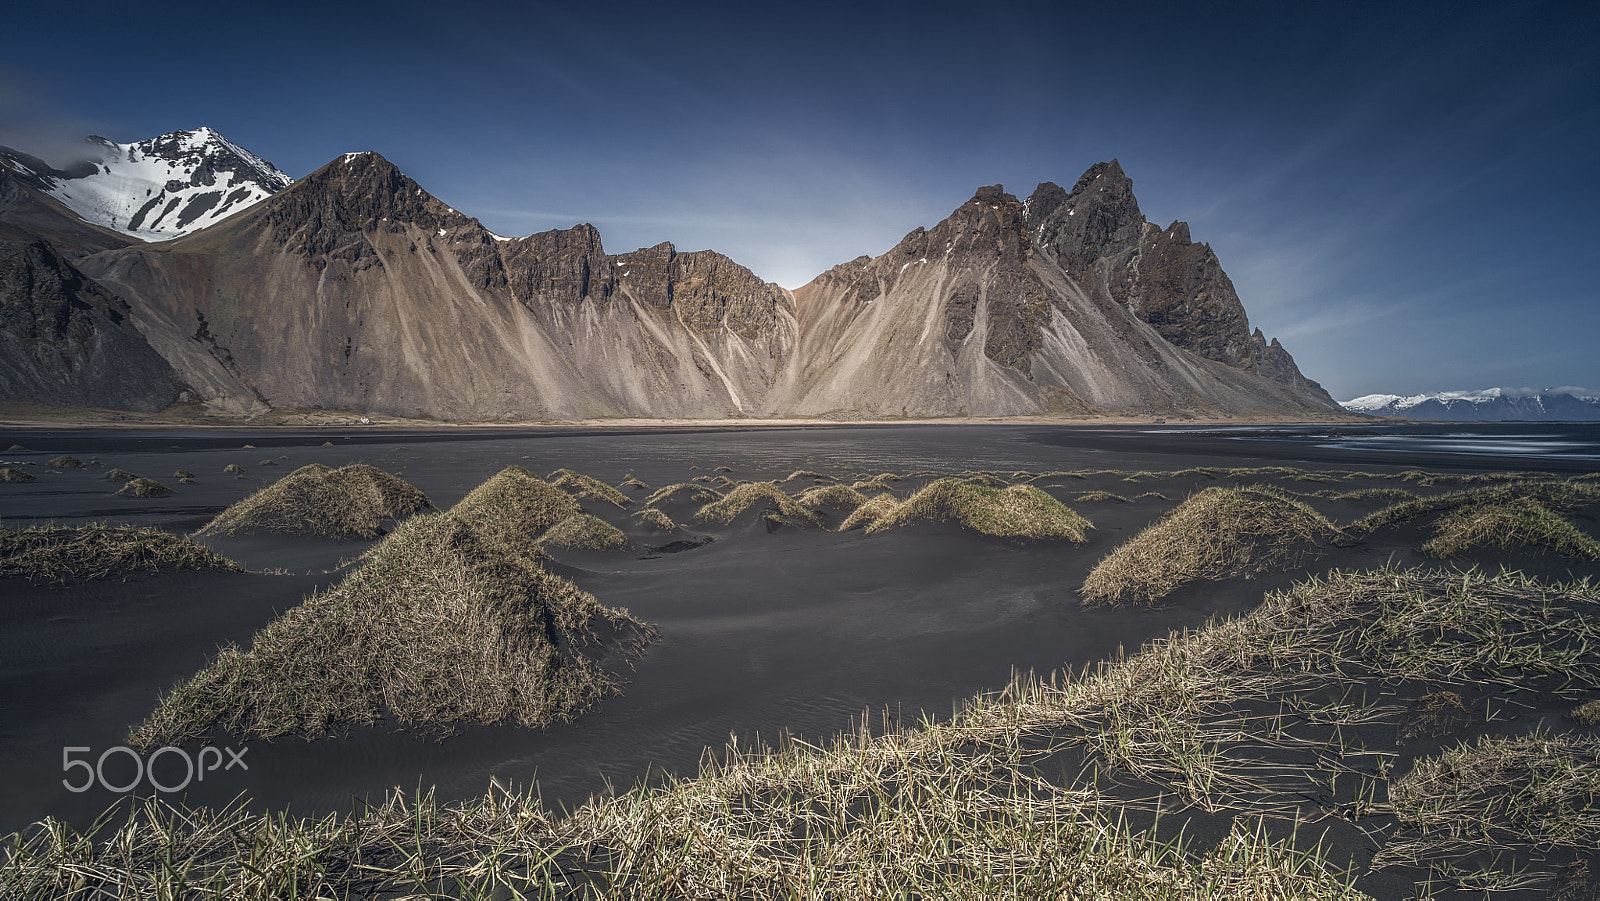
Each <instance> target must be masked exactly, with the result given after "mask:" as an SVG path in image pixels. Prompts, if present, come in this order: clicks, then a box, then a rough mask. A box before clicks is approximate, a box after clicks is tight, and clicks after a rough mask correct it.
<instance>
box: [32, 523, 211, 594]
mask: <svg viewBox="0 0 1600 901" xmlns="http://www.w3.org/2000/svg"><path fill="white" fill-rule="evenodd" d="M182 569H192V570H202V569H223V570H240V569H242V567H240V566H239V564H237V563H234V562H233V561H232V560H229V559H227V558H226V557H223V556H222V555H221V554H218V553H217V552H216V551H213V550H212V549H210V548H208V547H206V546H205V545H203V544H199V543H197V542H195V541H191V540H189V539H188V538H184V537H183V536H181V535H173V534H172V533H170V532H163V531H161V530H160V529H151V528H145V527H142V526H112V525H106V524H105V523H90V524H89V525H85V526H77V527H67V526H55V525H43V526H31V527H29V528H26V529H8V528H6V527H4V526H0V578H8V579H18V578H20V579H29V580H31V581H34V582H40V583H50V584H55V585H65V584H69V583H72V582H87V581H92V580H96V579H123V578H127V577H128V576H131V575H139V574H148V573H158V572H171V571H174V570H182Z"/></svg>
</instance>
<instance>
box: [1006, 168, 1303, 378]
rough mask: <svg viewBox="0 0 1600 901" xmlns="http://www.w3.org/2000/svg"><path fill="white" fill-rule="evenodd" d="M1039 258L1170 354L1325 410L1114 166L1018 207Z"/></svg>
mask: <svg viewBox="0 0 1600 901" xmlns="http://www.w3.org/2000/svg"><path fill="white" fill-rule="evenodd" d="M1025 210H1026V216H1025V218H1026V220H1027V223H1026V224H1027V228H1028V229H1029V231H1030V235H1031V236H1032V238H1033V242H1034V244H1035V246H1036V247H1037V248H1038V250H1039V252H1040V253H1041V254H1043V255H1045V256H1047V257H1050V258H1052V259H1053V260H1054V261H1055V262H1056V263H1057V265H1059V266H1060V267H1061V269H1062V270H1063V271H1064V272H1065V273H1066V274H1067V275H1068V276H1069V277H1071V278H1072V279H1073V281H1074V282H1076V283H1077V284H1078V285H1079V286H1081V287H1083V288H1084V289H1085V290H1088V291H1092V292H1096V293H1099V294H1103V295H1105V296H1108V297H1111V298H1112V299H1114V300H1116V301H1117V302H1118V303H1120V304H1122V305H1124V306H1126V307H1127V308H1128V309H1129V310H1131V311H1132V312H1133V313H1134V315H1136V316H1138V317H1139V318H1140V319H1142V320H1144V321H1145V322H1147V323H1149V324H1150V325H1151V326H1152V327H1154V328H1155V330H1156V331H1157V332H1158V333H1159V334H1160V335H1161V337H1162V338H1164V339H1166V341H1167V342H1168V343H1170V344H1172V345H1173V346H1174V347H1177V348H1180V349H1182V350H1186V351H1189V352H1190V353H1194V354H1197V355H1199V356H1201V357H1204V358H1205V359H1207V360H1215V361H1216V362H1218V363H1224V364H1226V365H1228V366H1231V367H1233V368H1235V369H1241V370H1244V371H1245V372H1251V373H1254V374H1256V375H1260V376H1262V377H1263V378H1266V379H1268V380H1270V381H1273V382H1276V383H1278V384H1281V385H1284V386H1285V387H1288V388H1290V389H1291V390H1292V391H1293V392H1294V393H1295V394H1297V395H1301V396H1304V397H1306V398H1307V399H1309V400H1312V401H1314V402H1315V403H1316V404H1317V405H1319V406H1323V407H1328V408H1332V406H1334V401H1333V398H1332V397H1330V396H1329V395H1328V394H1327V392H1326V391H1323V390H1322V386H1320V385H1318V384H1317V383H1315V382H1313V381H1311V380H1309V379H1307V378H1306V377H1305V376H1303V375H1301V373H1300V370H1299V367H1297V366H1295V363H1294V360H1293V359H1292V358H1291V357H1290V356H1289V354H1288V353H1287V352H1286V351H1284V349H1283V347H1282V346H1281V345H1279V344H1278V342H1277V341H1276V340H1274V341H1272V342H1271V343H1268V342H1267V340H1266V338H1265V337H1264V336H1263V335H1262V334H1261V332H1260V330H1256V331H1254V332H1252V331H1251V329H1250V324H1249V320H1248V319H1247V318H1246V316H1245V311H1244V305H1243V304H1242V303H1240V302H1239V295H1238V293H1237V292H1235V291H1234V288H1233V282H1232V281H1231V280H1229V278H1228V274H1227V273H1226V272H1223V271H1222V264H1221V263H1220V262H1219V261H1218V260H1217V255H1216V254H1215V253H1213V252H1212V250H1211V248H1210V247H1209V246H1207V245H1205V244H1196V243H1194V242H1193V241H1191V240H1190V239H1189V225H1188V223H1186V222H1174V223H1172V224H1171V225H1169V226H1167V227H1166V228H1165V229H1163V228H1160V227H1158V226H1157V225H1155V224H1154V223H1152V222H1147V221H1145V218H1144V214H1143V213H1141V212H1140V211H1139V202H1138V200H1136V199H1135V198H1134V196H1133V180H1132V179H1130V178H1128V176H1127V174H1126V173H1124V172H1123V171H1122V166H1121V165H1120V164H1118V163H1117V161H1116V160H1112V161H1111V162H1109V163H1097V164H1095V165H1094V166H1091V167H1090V168H1089V171H1087V172H1085V173H1084V174H1083V177H1082V178H1080V179H1078V182H1077V184H1075V185H1073V188H1072V190H1071V191H1070V192H1068V191H1065V190H1063V189H1062V188H1061V187H1060V186H1058V185H1055V184H1051V183H1050V182H1045V183H1044V184H1042V185H1040V186H1039V187H1038V189H1037V190H1035V191H1034V193H1033V195H1032V196H1031V197H1029V198H1028V201H1027V203H1026V204H1025Z"/></svg>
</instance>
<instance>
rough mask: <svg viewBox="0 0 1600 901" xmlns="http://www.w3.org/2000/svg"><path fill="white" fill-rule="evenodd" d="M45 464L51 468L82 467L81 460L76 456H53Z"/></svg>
mask: <svg viewBox="0 0 1600 901" xmlns="http://www.w3.org/2000/svg"><path fill="white" fill-rule="evenodd" d="M45 465H46V466H48V467H50V468H51V469H82V468H83V467H84V463H83V461H82V460H79V459H78V458H77V457H65V456H62V457H53V458H51V460H50V461H49V462H48V463H46V464H45Z"/></svg>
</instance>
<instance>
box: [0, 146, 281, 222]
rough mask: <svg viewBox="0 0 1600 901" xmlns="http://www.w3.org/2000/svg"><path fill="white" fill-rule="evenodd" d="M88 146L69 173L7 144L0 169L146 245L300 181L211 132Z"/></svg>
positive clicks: (215, 219) (0, 150) (217, 219)
mask: <svg viewBox="0 0 1600 901" xmlns="http://www.w3.org/2000/svg"><path fill="white" fill-rule="evenodd" d="M84 145H85V147H84V159H82V160H79V161H76V162H73V163H70V164H68V165H67V167H66V168H65V169H56V168H54V167H53V166H51V165H50V164H48V163H46V162H44V161H43V160H40V159H38V158H36V157H32V156H29V155H27V154H25V153H21V152H19V151H15V150H11V149H10V148H4V147H0V165H4V166H6V167H7V168H9V169H10V170H11V171H12V172H14V173H15V174H17V175H19V176H21V177H22V178H23V179H24V180H26V181H28V182H30V183H31V184H33V186H34V187H37V188H38V189H40V190H41V191H43V192H45V193H46V194H48V195H50V196H51V197H53V198H55V199H56V200H58V201H60V202H61V203H62V204H63V205H65V206H66V207H67V208H68V209H70V210H72V211H73V212H74V213H77V214H78V215H79V216H81V217H83V219H84V220H86V221H88V222H92V223H94V224H96V225H103V226H105V227H107V228H110V229H113V230H115V231H119V232H121V233H123V234H125V235H129V236H131V237H135V238H139V239H141V240H144V241H168V240H171V239H173V238H179V237H182V236H184V235H187V234H189V233H190V232H193V231H197V230H199V229H202V228H205V227H206V226H208V225H213V224H215V223H217V222H220V221H222V220H223V219H226V218H228V217H229V216H232V215H234V214H235V213H238V212H239V211H241V210H244V209H247V208H249V207H251V206H253V205H255V204H256V203H259V202H260V201H262V200H265V199H266V198H268V197H271V196H272V195H273V194H276V193H278V192H279V191H282V190H283V189H284V188H287V187H289V185H291V184H293V183H294V179H292V178H290V177H289V176H287V175H285V174H284V173H282V172H280V171H278V169H277V168H276V167H275V166H273V165H272V164H271V163H269V162H267V161H266V160H264V159H262V158H260V157H258V156H256V155H255V154H253V153H251V152H250V151H248V150H245V149H244V148H242V147H240V146H239V145H237V144H235V143H233V142H232V141H229V140H228V139H227V138H224V137H223V136H222V135H220V134H218V133H216V132H215V131H212V130H211V129H209V128H197V129H195V130H194V131H175V132H172V133H171V134H164V135H162V136H161V137H159V138H151V139H150V140H148V141H139V142H137V143H134V144H118V143H116V142H115V141H110V140H107V139H106V138H102V137H99V136H98V135H91V136H90V137H88V138H86V139H85V140H84Z"/></svg>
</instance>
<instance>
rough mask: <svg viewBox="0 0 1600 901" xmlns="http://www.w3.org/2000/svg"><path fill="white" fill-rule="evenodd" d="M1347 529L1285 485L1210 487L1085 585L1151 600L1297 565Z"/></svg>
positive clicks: (1113, 595) (1111, 596)
mask: <svg viewBox="0 0 1600 901" xmlns="http://www.w3.org/2000/svg"><path fill="white" fill-rule="evenodd" d="M1340 534H1341V533H1340V530H1339V528H1338V526H1335V525H1334V524H1333V523H1332V522H1329V521H1328V519H1327V517H1325V516H1323V515H1322V514H1320V513H1318V512H1317V511H1315V510H1313V509H1311V507H1309V506H1307V505H1306V504H1305V502H1303V501H1301V500H1298V499H1296V498H1294V497H1291V496H1290V495H1288V494H1286V493H1284V492H1282V491H1279V490H1277V489H1273V488H1270V487H1263V486H1254V487H1248V488H1206V489H1204V490H1202V491H1200V492H1198V493H1197V494H1195V495H1193V496H1192V497H1190V498H1188V499H1187V500H1185V501H1184V502H1183V503H1182V504H1179V505H1178V506H1177V507H1176V508H1174V509H1173V510H1171V511H1169V512H1168V513H1167V514H1166V515H1165V516H1163V517H1162V518H1161V519H1160V520H1158V521H1157V522H1155V523H1154V524H1152V525H1151V526H1149V527H1148V528H1146V529H1145V530H1144V531H1142V532H1140V533H1139V534H1137V535H1135V536H1134V537H1133V538H1131V539H1129V540H1128V541H1127V542H1126V543H1124V544H1123V545H1122V546H1121V547H1119V548H1117V549H1116V550H1114V551H1112V552H1111V553H1110V554H1109V555H1107V556H1106V558H1105V559H1104V560H1101V561H1100V562H1099V563H1098V564H1096V565H1095V568H1094V569H1093V570H1092V571H1091V572H1090V573H1089V577H1088V578H1087V579H1085V580H1084V583H1083V588H1082V592H1081V593H1082V595H1083V597H1084V599H1085V600H1086V601H1089V602H1091V603H1130V602H1131V603H1151V602H1154V601H1157V600H1160V599H1161V598H1163V597H1166V596H1167V595H1168V594H1170V593H1172V591H1173V590H1174V589H1176V588H1177V587H1178V586H1180V585H1182V584H1184V583H1186V582H1189V581H1192V580H1195V579H1222V578H1227V577H1230V576H1236V575H1242V574H1247V573H1257V572H1267V571H1271V570H1273V569H1289V568H1291V567H1293V566H1294V565H1296V564H1297V563H1298V562H1299V561H1300V560H1301V559H1303V558H1304V557H1305V556H1306V555H1308V554H1310V553H1315V552H1316V549H1317V547H1318V546H1320V545H1322V544H1325V543H1327V542H1329V541H1332V540H1334V539H1336V538H1338V537H1339V536H1340Z"/></svg>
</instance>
